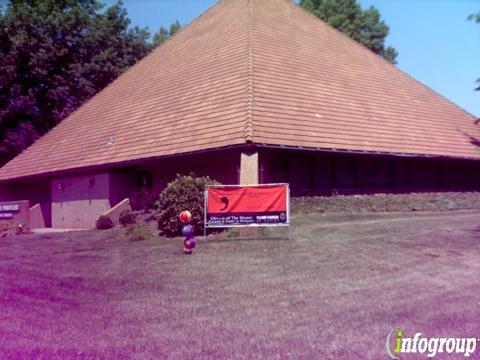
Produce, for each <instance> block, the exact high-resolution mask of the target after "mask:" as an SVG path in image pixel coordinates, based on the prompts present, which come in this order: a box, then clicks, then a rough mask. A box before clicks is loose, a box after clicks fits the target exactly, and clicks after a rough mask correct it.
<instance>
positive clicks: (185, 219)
mask: <svg viewBox="0 0 480 360" xmlns="http://www.w3.org/2000/svg"><path fill="white" fill-rule="evenodd" d="M190 220H192V214H191V213H190V211H188V210H184V211H182V212H181V213H180V221H181V222H182V223H184V224H188V223H189V222H190Z"/></svg>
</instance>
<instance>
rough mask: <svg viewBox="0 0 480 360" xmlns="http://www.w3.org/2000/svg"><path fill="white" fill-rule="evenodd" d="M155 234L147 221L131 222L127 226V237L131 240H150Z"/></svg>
mask: <svg viewBox="0 0 480 360" xmlns="http://www.w3.org/2000/svg"><path fill="white" fill-rule="evenodd" d="M156 236H157V234H156V233H155V230H154V228H153V227H152V226H151V225H149V224H147V223H139V224H133V225H129V226H128V227H127V238H128V240H130V241H132V242H137V241H145V240H152V239H155V238H156Z"/></svg>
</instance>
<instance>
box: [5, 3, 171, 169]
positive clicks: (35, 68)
mask: <svg viewBox="0 0 480 360" xmlns="http://www.w3.org/2000/svg"><path fill="white" fill-rule="evenodd" d="M179 27H180V24H179V23H178V22H177V23H175V24H173V25H172V26H171V29H170V32H169V35H172V34H174V33H175V32H176V31H178V28H179ZM152 48H153V45H152V44H151V43H150V34H149V32H148V31H147V29H141V28H138V27H134V28H131V27H130V20H129V18H128V16H127V12H126V10H125V8H124V7H123V4H122V3H121V2H118V3H116V4H115V5H113V6H110V7H107V8H106V7H105V6H104V5H102V4H101V3H100V2H99V1H98V0H10V1H9V2H8V3H7V4H6V5H5V6H4V7H3V8H1V7H0V165H1V164H2V162H4V161H6V160H8V159H10V158H12V157H13V156H15V155H16V154H18V153H19V152H21V151H22V150H23V149H25V148H26V147H27V146H29V145H30V144H32V143H33V142H34V141H35V140H36V139H37V138H38V137H40V136H41V135H43V134H44V133H46V132H47V131H48V130H50V129H51V128H52V127H53V126H55V125H56V124H58V123H59V122H60V121H61V120H62V119H64V118H65V117H66V116H67V115H69V114H70V113H71V112H72V111H74V110H75V109H76V108H78V107H79V106H80V105H81V104H82V103H83V102H85V101H86V100H87V99H89V98H91V97H92V96H93V95H95V94H96V93H97V92H98V91H99V90H101V89H102V88H104V87H105V86H106V85H107V84H109V83H110V82H111V81H112V80H114V79H115V78H116V77H117V76H119V75H120V74H121V73H122V72H123V71H125V69H127V68H128V67H129V66H131V65H132V64H134V63H135V62H136V61H138V60H139V59H141V58H142V57H143V56H145V55H146V54H147V53H148V52H149V51H150V50H151V49H152Z"/></svg>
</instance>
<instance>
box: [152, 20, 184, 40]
mask: <svg viewBox="0 0 480 360" xmlns="http://www.w3.org/2000/svg"><path fill="white" fill-rule="evenodd" d="M181 28H182V25H180V23H179V22H178V20H176V21H175V22H174V23H173V24H172V25H170V30H167V29H165V28H164V27H163V26H160V29H159V30H158V31H157V32H156V33H155V35H153V46H158V45H161V44H163V43H164V42H165V41H166V40H167V39H169V38H170V37H172V36H173V35H175V33H177V32H178V31H179V30H180V29H181Z"/></svg>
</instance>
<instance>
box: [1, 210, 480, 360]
mask: <svg viewBox="0 0 480 360" xmlns="http://www.w3.org/2000/svg"><path fill="white" fill-rule="evenodd" d="M122 234H123V232H122V230H120V229H116V230H111V231H104V232H96V231H90V232H80V233H78V232H76V233H66V234H55V235H31V236H25V237H11V238H2V239H0V254H1V255H0V309H1V311H0V358H2V359H5V358H9V357H10V358H22V357H23V358H32V357H37V358H38V357H40V358H82V359H90V358H115V359H121V358H139V359H146V358H159V357H162V358H216V359H218V358H245V359H255V358H315V359H386V358H387V357H386V353H385V349H384V348H385V337H386V335H387V333H388V332H389V331H390V330H392V329H393V328H394V327H397V326H399V327H401V328H402V329H404V331H405V333H406V335H408V336H413V334H414V333H415V332H422V333H424V334H425V335H426V336H439V337H445V336H448V337H450V336H460V337H472V336H477V337H478V336H479V335H480V323H479V321H478V320H479V318H480V316H479V310H480V213H479V212H476V213H474V212H451V213H428V214H419V213H413V214H383V215H382V214H376V215H313V214H312V215H305V216H303V215H302V216H301V217H300V216H299V215H297V216H295V217H294V227H293V234H294V238H295V239H294V240H291V241H288V240H286V239H274V238H268V239H254V240H238V239H217V240H210V241H208V242H207V243H202V242H200V243H199V245H198V246H197V249H195V254H194V255H192V256H184V255H183V254H182V252H181V251H182V241H181V240H178V239H177V240H164V239H158V240H155V241H148V242H141V243H131V242H129V241H127V240H126V239H125V238H124V237H123V235H122ZM475 356H480V349H479V350H477V353H476V354H474V356H473V357H475ZM461 357H463V356H461ZM408 358H414V357H412V356H408ZM423 358H425V357H423Z"/></svg>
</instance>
